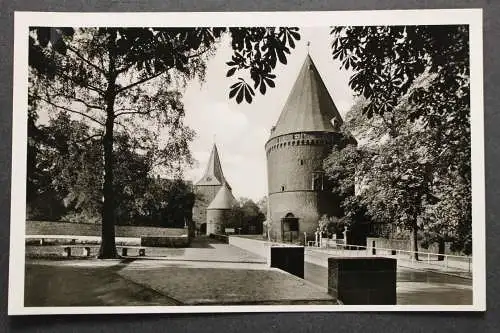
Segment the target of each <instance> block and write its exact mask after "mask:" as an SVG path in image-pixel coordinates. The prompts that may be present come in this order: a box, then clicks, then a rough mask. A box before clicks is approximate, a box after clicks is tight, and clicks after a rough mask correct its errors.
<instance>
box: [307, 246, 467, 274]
mask: <svg viewBox="0 0 500 333" xmlns="http://www.w3.org/2000/svg"><path fill="white" fill-rule="evenodd" d="M306 248H307V249H308V251H309V253H310V252H311V251H316V252H318V253H324V254H328V255H332V256H350V257H376V256H379V257H389V258H396V259H398V260H402V261H405V262H407V263H409V264H411V265H413V266H415V267H423V266H426V267H428V268H440V269H442V270H445V271H457V272H467V273H472V257H471V256H457V255H450V254H438V253H432V252H421V251H417V252H415V251H409V250H401V249H390V248H382V247H373V246H361V245H352V244H341V243H337V244H335V245H334V246H328V245H327V246H325V247H319V246H317V244H316V242H308V243H307V246H306ZM415 254H417V257H418V260H417V259H416V258H415Z"/></svg>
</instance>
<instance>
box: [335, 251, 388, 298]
mask: <svg viewBox="0 0 500 333" xmlns="http://www.w3.org/2000/svg"><path fill="white" fill-rule="evenodd" d="M396 267H397V260H396V259H392V258H377V257H371V258H356V257H346V258H328V292H329V293H330V294H331V295H333V296H335V297H337V298H338V299H339V300H340V301H342V303H344V304H357V305H362V304H366V305H371V304H373V305H375V304H379V305H382V304H386V305H394V304H396Z"/></svg>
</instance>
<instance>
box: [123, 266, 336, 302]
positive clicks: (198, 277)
mask: <svg viewBox="0 0 500 333" xmlns="http://www.w3.org/2000/svg"><path fill="white" fill-rule="evenodd" d="M118 274H119V275H120V276H122V277H124V278H125V279H127V280H130V281H133V282H135V283H138V284H141V285H143V286H146V287H148V288H149V289H152V290H154V291H156V292H158V293H160V294H162V295H168V296H169V297H171V298H173V299H175V300H177V301H178V302H179V303H182V304H184V305H250V304H336V300H335V299H334V298H333V297H332V296H330V295H328V294H327V293H326V292H325V291H324V289H323V288H320V287H318V286H316V285H314V284H312V283H310V282H308V281H305V280H303V279H300V278H298V277H296V276H293V275H291V274H289V273H286V272H283V271H281V270H279V269H275V268H269V267H267V266H266V265H264V264H246V265H242V264H239V265H232V264H230V263H216V262H212V263H208V262H205V263H201V264H200V263H197V262H172V261H163V260H162V261H156V265H155V263H153V262H152V261H149V260H148V261H143V260H141V261H136V262H134V263H132V264H130V265H128V266H127V267H125V268H124V269H122V270H120V271H119V272H118Z"/></svg>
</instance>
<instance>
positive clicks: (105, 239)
mask: <svg viewBox="0 0 500 333" xmlns="http://www.w3.org/2000/svg"><path fill="white" fill-rule="evenodd" d="M110 86H111V85H110ZM111 89H112V88H108V94H107V96H106V114H107V117H106V130H105V133H104V137H103V147H104V184H103V197H104V202H103V207H102V230H101V232H102V237H101V248H100V249H99V258H101V259H112V258H118V253H117V251H116V244H115V203H114V193H113V168H114V161H113V140H114V139H113V129H114V121H115V119H114V103H115V98H114V95H113V91H110V90H111Z"/></svg>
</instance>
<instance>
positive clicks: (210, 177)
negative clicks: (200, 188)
mask: <svg viewBox="0 0 500 333" xmlns="http://www.w3.org/2000/svg"><path fill="white" fill-rule="evenodd" d="M224 182H226V183H227V181H226V179H225V178H224V173H223V172H222V166H221V164H220V158H219V152H218V151H217V146H216V145H215V143H214V146H213V148H212V152H211V153H210V158H209V159H208V164H207V167H206V169H205V173H204V174H203V177H202V178H201V179H200V180H199V181H198V182H197V183H196V185H222V184H223V183H224ZM228 186H229V184H228ZM229 188H230V186H229Z"/></svg>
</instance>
